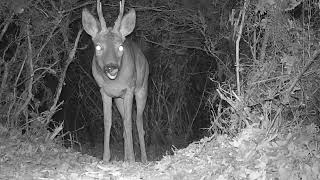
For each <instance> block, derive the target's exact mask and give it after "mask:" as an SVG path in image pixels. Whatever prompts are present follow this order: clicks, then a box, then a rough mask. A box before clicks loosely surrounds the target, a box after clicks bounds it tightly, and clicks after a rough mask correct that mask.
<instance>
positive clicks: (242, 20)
mask: <svg viewBox="0 0 320 180" xmlns="http://www.w3.org/2000/svg"><path fill="white" fill-rule="evenodd" d="M248 5H249V0H246V1H245V2H244V7H243V9H242V10H241V11H240V14H239V18H240V16H241V17H242V19H241V24H240V26H239V27H238V26H236V27H235V28H237V30H238V34H237V40H236V74H237V91H238V95H239V96H240V95H241V88H240V72H239V71H240V57H239V54H240V48H239V44H240V39H241V35H242V29H243V25H244V18H245V15H246V11H247V7H248Z"/></svg>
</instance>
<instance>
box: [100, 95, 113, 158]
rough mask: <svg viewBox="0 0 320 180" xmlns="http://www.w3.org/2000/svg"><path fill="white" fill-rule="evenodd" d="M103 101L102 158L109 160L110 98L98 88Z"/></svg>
mask: <svg viewBox="0 0 320 180" xmlns="http://www.w3.org/2000/svg"><path fill="white" fill-rule="evenodd" d="M100 92H101V96H102V101H103V119H104V145H103V160H104V161H106V162H107V161H109V160H110V146H109V143H110V129H111V124H112V98H111V97H109V96H108V95H106V94H105V93H104V92H103V89H101V90H100Z"/></svg>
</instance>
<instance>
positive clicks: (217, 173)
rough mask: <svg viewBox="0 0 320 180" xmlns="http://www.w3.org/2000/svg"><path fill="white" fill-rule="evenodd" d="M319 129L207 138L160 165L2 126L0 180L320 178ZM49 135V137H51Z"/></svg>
mask: <svg viewBox="0 0 320 180" xmlns="http://www.w3.org/2000/svg"><path fill="white" fill-rule="evenodd" d="M317 134H318V131H317V129H316V128H315V126H313V125H310V126H308V127H307V128H305V129H303V130H301V131H297V133H290V132H288V133H286V135H283V134H279V133H273V134H268V133H267V131H265V130H261V129H258V128H254V127H250V128H247V129H245V130H243V131H242V133H240V134H239V135H238V136H237V137H233V138H230V137H228V136H226V135H217V136H211V137H205V138H203V139H201V140H200V141H197V142H193V143H191V144H190V145H189V146H188V147H186V148H184V149H173V151H174V155H166V156H164V157H163V158H162V159H161V160H159V161H149V162H148V163H145V164H142V163H140V162H136V163H128V162H123V161H117V160H113V161H111V162H108V163H105V162H103V161H101V159H97V158H95V157H92V156H89V155H86V154H81V153H79V152H75V151H73V150H71V149H66V148H64V147H61V146H60V145H57V144H56V143H54V142H53V141H50V140H48V138H47V137H44V136H42V137H30V136H29V137H26V136H25V135H21V133H20V132H18V131H17V130H10V131H9V130H8V129H5V128H4V127H1V128H0V179H26V180H28V179H30V180H31V179H50V180H51V179H61V180H64V179H68V180H69V179H70V180H73V179H86V180H87V179H88V180H90V179H106V180H118V179H119V180H125V179H159V180H175V179H176V180H180V179H186V180H187V179H190V180H193V179H194V180H196V179H197V180H199V179H200V180H207V179H217V180H224V179H232V180H233V179H280V180H282V179H303V180H309V179H310V180H311V179H320V160H319V158H320V156H319V149H318V146H317V143H318V142H319V140H320V139H319V138H318V137H319V136H318V135H317ZM48 137H49V136H48Z"/></svg>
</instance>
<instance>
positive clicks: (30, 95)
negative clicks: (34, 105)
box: [15, 20, 34, 119]
mask: <svg viewBox="0 0 320 180" xmlns="http://www.w3.org/2000/svg"><path fill="white" fill-rule="evenodd" d="M26 31H27V40H28V58H27V65H28V66H27V69H28V76H29V77H30V79H29V80H28V86H27V88H28V95H27V99H26V100H25V102H24V104H23V105H22V106H21V107H20V109H19V110H18V111H17V112H16V115H15V119H17V117H18V116H19V115H20V113H21V112H22V111H23V110H24V109H25V108H26V107H27V106H28V104H29V102H30V100H31V98H32V83H33V75H34V74H33V63H32V44H31V38H30V20H29V22H28V24H27V29H26Z"/></svg>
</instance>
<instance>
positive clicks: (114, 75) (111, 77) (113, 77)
mask: <svg viewBox="0 0 320 180" xmlns="http://www.w3.org/2000/svg"><path fill="white" fill-rule="evenodd" d="M117 74H118V73H116V74H110V73H107V76H108V78H109V79H111V80H114V79H116V77H117Z"/></svg>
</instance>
